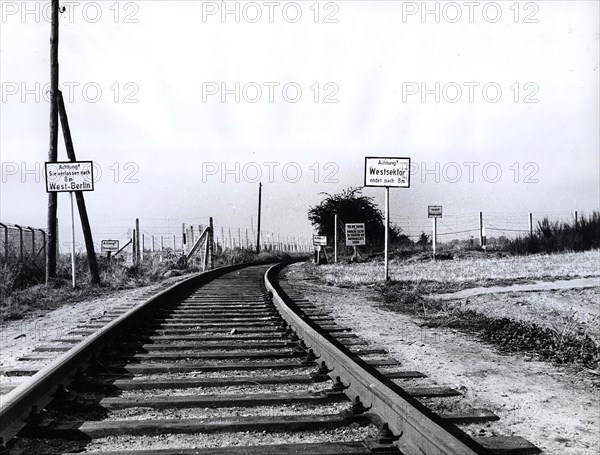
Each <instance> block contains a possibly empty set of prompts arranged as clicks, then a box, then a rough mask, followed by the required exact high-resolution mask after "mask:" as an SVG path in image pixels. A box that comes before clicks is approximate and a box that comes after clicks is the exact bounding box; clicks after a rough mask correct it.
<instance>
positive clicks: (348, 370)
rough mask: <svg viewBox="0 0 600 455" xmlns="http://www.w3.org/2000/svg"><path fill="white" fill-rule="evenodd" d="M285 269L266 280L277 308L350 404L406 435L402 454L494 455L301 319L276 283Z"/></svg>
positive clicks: (278, 268) (273, 271)
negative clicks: (360, 404)
mask: <svg viewBox="0 0 600 455" xmlns="http://www.w3.org/2000/svg"><path fill="white" fill-rule="evenodd" d="M286 265H287V264H277V265H275V266H273V267H271V268H269V269H268V270H267V272H266V273H265V276H264V279H265V286H266V288H267V290H269V291H270V292H271V293H272V298H273V303H274V305H275V306H276V307H277V309H278V310H279V312H280V313H281V315H282V317H283V318H284V319H285V320H286V322H287V323H288V324H289V325H290V327H291V328H292V329H293V330H294V331H295V332H296V334H297V335H298V336H299V337H300V338H301V339H302V340H304V342H305V343H306V344H307V347H308V348H310V349H312V350H313V352H314V353H315V354H316V355H317V356H318V358H319V362H321V361H323V362H325V364H326V365H327V366H328V367H329V368H330V369H332V371H331V376H332V377H336V376H339V377H340V379H341V381H342V382H343V383H344V384H345V385H347V386H348V389H347V390H346V391H345V392H344V393H346V395H348V397H349V398H350V399H352V400H353V399H354V398H355V397H360V399H361V400H362V402H363V403H364V405H365V406H367V407H369V406H372V411H373V412H374V413H375V414H377V415H378V416H379V417H380V419H381V420H382V422H386V423H388V425H389V428H390V429H391V430H392V431H393V432H394V434H397V435H400V434H401V433H402V436H401V437H400V439H399V440H398V442H397V445H398V447H399V449H400V450H401V451H402V452H404V453H406V454H411V455H412V454H426V455H492V454H493V452H491V451H490V450H488V449H486V448H485V447H483V446H482V445H481V444H479V443H478V442H477V441H475V440H474V439H472V438H471V437H470V436H468V435H467V434H466V433H464V432H463V431H462V430H460V429H459V428H458V427H457V426H456V425H454V424H452V423H450V422H448V421H446V420H444V419H442V418H441V417H439V416H438V415H437V414H435V413H433V412H432V411H430V410H429V409H428V408H427V407H425V406H424V405H422V404H421V403H420V402H419V401H418V400H416V399H415V398H413V397H411V396H410V395H409V394H408V393H407V392H406V391H405V390H404V389H402V388H401V387H400V386H398V385H397V384H396V383H394V382H393V381H391V380H390V379H388V378H386V377H385V376H383V375H382V374H381V373H380V372H379V371H377V370H376V369H375V368H373V367H371V366H369V365H368V364H366V362H364V361H363V360H361V359H360V358H359V357H358V356H357V355H355V354H353V353H352V352H350V351H349V350H348V349H347V348H346V347H345V346H343V345H342V344H341V343H340V342H339V341H337V340H336V339H335V338H333V337H332V336H331V335H329V334H328V333H327V332H325V331H323V330H321V329H320V328H319V326H318V325H316V324H315V323H313V322H312V321H311V320H310V319H309V318H307V317H306V316H305V315H303V314H302V312H301V311H300V309H299V308H298V307H297V306H296V305H295V304H294V302H293V300H292V299H291V298H290V297H289V296H288V295H287V294H286V293H285V291H284V290H283V289H282V288H281V286H280V285H279V283H278V276H279V272H280V271H281V270H282V269H283V268H284V267H285V266H286Z"/></svg>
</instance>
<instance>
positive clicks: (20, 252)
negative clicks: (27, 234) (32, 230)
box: [15, 224, 23, 262]
mask: <svg viewBox="0 0 600 455" xmlns="http://www.w3.org/2000/svg"><path fill="white" fill-rule="evenodd" d="M15 227H16V228H17V229H18V230H19V257H20V261H21V262H23V228H22V227H21V226H19V225H18V224H15Z"/></svg>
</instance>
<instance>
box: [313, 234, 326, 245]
mask: <svg viewBox="0 0 600 455" xmlns="http://www.w3.org/2000/svg"><path fill="white" fill-rule="evenodd" d="M313 245H314V246H327V236H326V235H313Z"/></svg>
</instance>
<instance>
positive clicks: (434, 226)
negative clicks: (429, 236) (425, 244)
mask: <svg viewBox="0 0 600 455" xmlns="http://www.w3.org/2000/svg"><path fill="white" fill-rule="evenodd" d="M436 243H437V218H436V217H435V216H434V217H433V243H432V244H433V259H435V247H436Z"/></svg>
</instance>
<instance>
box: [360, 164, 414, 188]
mask: <svg viewBox="0 0 600 455" xmlns="http://www.w3.org/2000/svg"><path fill="white" fill-rule="evenodd" d="M365 186H383V187H386V186H388V187H397V188H409V187H410V158H389V157H380V158H376V157H372V156H367V157H365Z"/></svg>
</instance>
